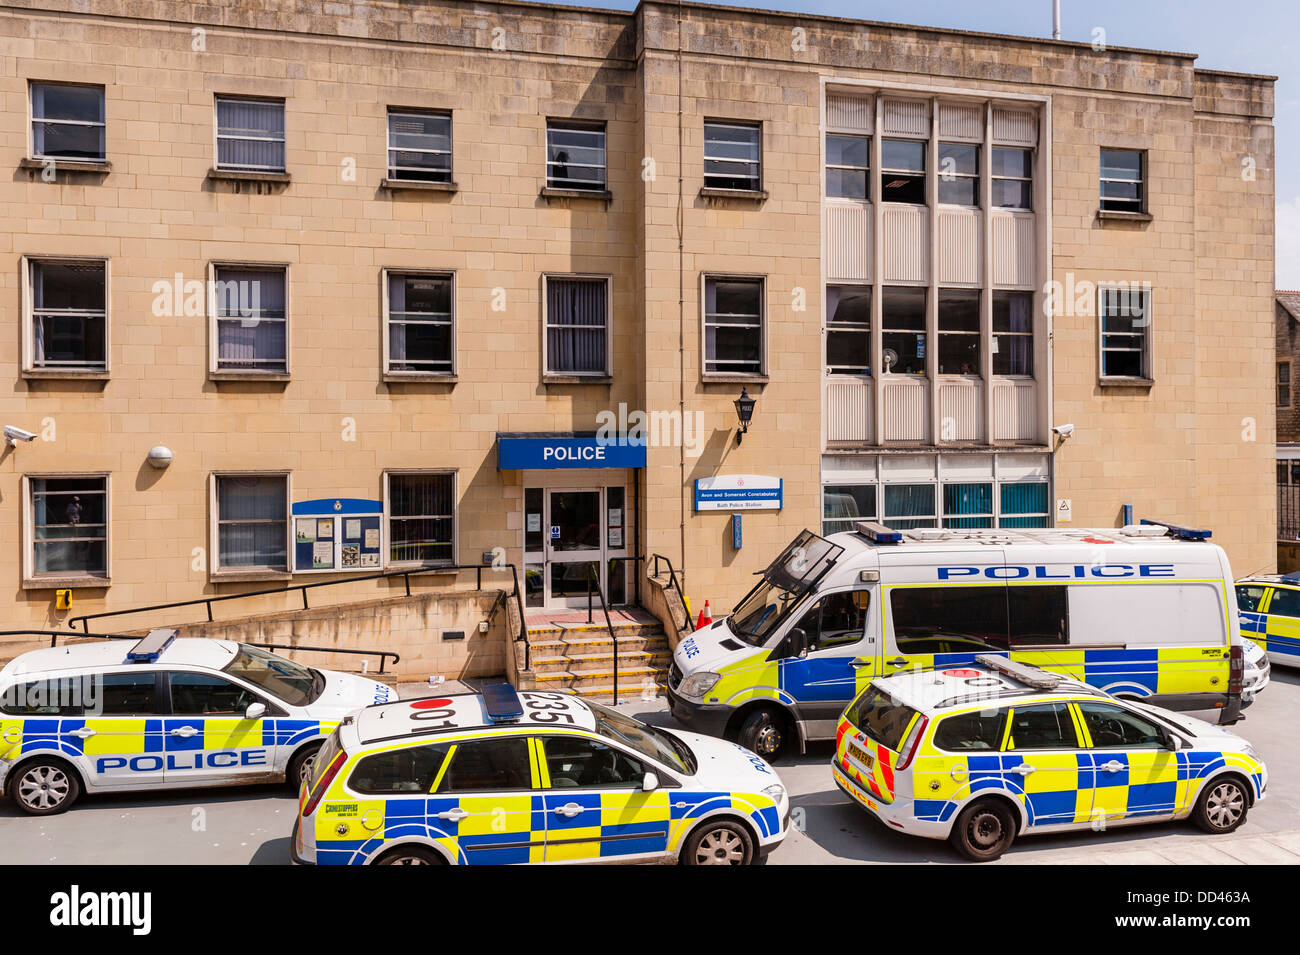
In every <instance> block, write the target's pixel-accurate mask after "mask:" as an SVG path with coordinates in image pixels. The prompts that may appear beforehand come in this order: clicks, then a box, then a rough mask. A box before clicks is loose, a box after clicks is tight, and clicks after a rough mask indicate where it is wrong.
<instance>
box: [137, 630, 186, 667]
mask: <svg viewBox="0 0 1300 955" xmlns="http://www.w3.org/2000/svg"><path fill="white" fill-rule="evenodd" d="M179 633H180V631H179V630H150V631H149V634H148V636H145V637H142V638H141V639H140V642H139V643H137V644H136V645H135V646H133V647H132V648H131V649H130V650H128V651H127V652H126V662H127V663H155V662H156V661H157V660H158V657H160V656H162V652H163V651H164V650H166V649H167V648H168V647H169V646H171V642H172V641H173V640H175V639H176V636H177V634H179Z"/></svg>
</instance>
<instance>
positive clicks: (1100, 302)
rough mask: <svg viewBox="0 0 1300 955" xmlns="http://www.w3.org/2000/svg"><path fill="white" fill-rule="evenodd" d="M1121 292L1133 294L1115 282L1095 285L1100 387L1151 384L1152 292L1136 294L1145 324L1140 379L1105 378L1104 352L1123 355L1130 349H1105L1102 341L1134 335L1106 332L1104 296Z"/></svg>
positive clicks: (1152, 363) (1153, 372) (1151, 288)
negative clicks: (1119, 352)
mask: <svg viewBox="0 0 1300 955" xmlns="http://www.w3.org/2000/svg"><path fill="white" fill-rule="evenodd" d="M1121 290H1124V292H1125V294H1128V295H1132V294H1134V292H1133V290H1132V289H1131V288H1130V289H1125V288H1124V286H1123V285H1122V284H1121V283H1116V282H1099V283H1097V298H1096V302H1097V379H1098V382H1099V383H1100V384H1103V385H1107V384H1119V385H1125V384H1143V385H1147V384H1153V383H1154V381H1155V371H1154V366H1155V360H1154V358H1153V356H1152V342H1151V337H1152V335H1151V331H1152V327H1153V322H1154V318H1153V312H1154V310H1155V297H1156V296H1155V288H1154V286H1153V287H1150V288H1141V289H1139V290H1138V294H1140V295H1142V297H1143V302H1144V304H1143V318H1144V319H1145V324H1144V325H1143V326H1142V329H1143V331H1142V349H1141V352H1142V368H1141V371H1142V373H1141V374H1140V375H1108V374H1106V352H1108V351H1109V352H1115V351H1124V352H1131V351H1133V349H1118V348H1115V347H1111V348H1106V347H1105V340H1106V336H1107V335H1124V336H1131V335H1136V334H1137V333H1136V332H1106V331H1105V328H1106V314H1107V313H1106V310H1105V309H1106V305H1105V301H1106V293H1107V292H1118V291H1121Z"/></svg>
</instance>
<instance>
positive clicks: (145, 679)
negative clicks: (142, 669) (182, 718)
mask: <svg viewBox="0 0 1300 955" xmlns="http://www.w3.org/2000/svg"><path fill="white" fill-rule="evenodd" d="M95 682H96V683H97V684H98V690H99V694H98V698H97V700H95V701H94V702H95V705H93V706H91V707H89V711H90V712H92V713H94V714H95V715H98V716H134V715H136V714H140V713H148V714H153V713H157V712H158V699H157V697H158V689H157V680H156V678H155V675H154V674H152V673H104V674H101V675H99V676H97V677H96V678H95ZM87 702H90V701H87Z"/></svg>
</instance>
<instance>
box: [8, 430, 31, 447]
mask: <svg viewBox="0 0 1300 955" xmlns="http://www.w3.org/2000/svg"><path fill="white" fill-rule="evenodd" d="M35 440H36V435H34V434H32V433H31V432H30V431H24V430H23V429H22V428H15V427H14V426H13V425H11V424H7V425H5V444H7V445H9V447H11V448H12V447H14V446H15V445H17V444H18V442H19V441H35Z"/></svg>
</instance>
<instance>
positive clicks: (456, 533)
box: [380, 468, 460, 570]
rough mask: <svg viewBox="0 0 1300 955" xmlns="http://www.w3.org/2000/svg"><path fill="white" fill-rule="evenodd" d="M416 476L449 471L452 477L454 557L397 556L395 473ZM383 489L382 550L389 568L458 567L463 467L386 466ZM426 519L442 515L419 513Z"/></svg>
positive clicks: (441, 473) (452, 542) (440, 473)
mask: <svg viewBox="0 0 1300 955" xmlns="http://www.w3.org/2000/svg"><path fill="white" fill-rule="evenodd" d="M394 475H397V476H399V477H404V476H413V475H449V476H450V477H451V502H452V512H451V558H450V559H449V560H446V561H435V562H432V563H430V562H428V561H422V560H393V559H392V557H393V528H392V520H393V502H392V494H391V490H392V480H391V479H392V477H393V476H394ZM383 485H384V487H383V490H384V497H383V502H384V520H383V529H382V531H381V535H382V537H383V540H381V541H380V546H381V547H382V553H383V556H384V560H383V567H384V569H385V570H407V569H411V568H415V567H430V568H434V569H437V568H440V567H448V568H450V567H454V566H455V565H456V564H457V563H458V561H457V559H456V558H457V556H458V554H459V553H460V550H459V548H460V471H459V469H457V468H385V469H384V472H383ZM418 516H419V517H423V518H424V519H428V518H429V517H433V518H434V519H435V520H437V519H439V517H438V516H437V515H418Z"/></svg>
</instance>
